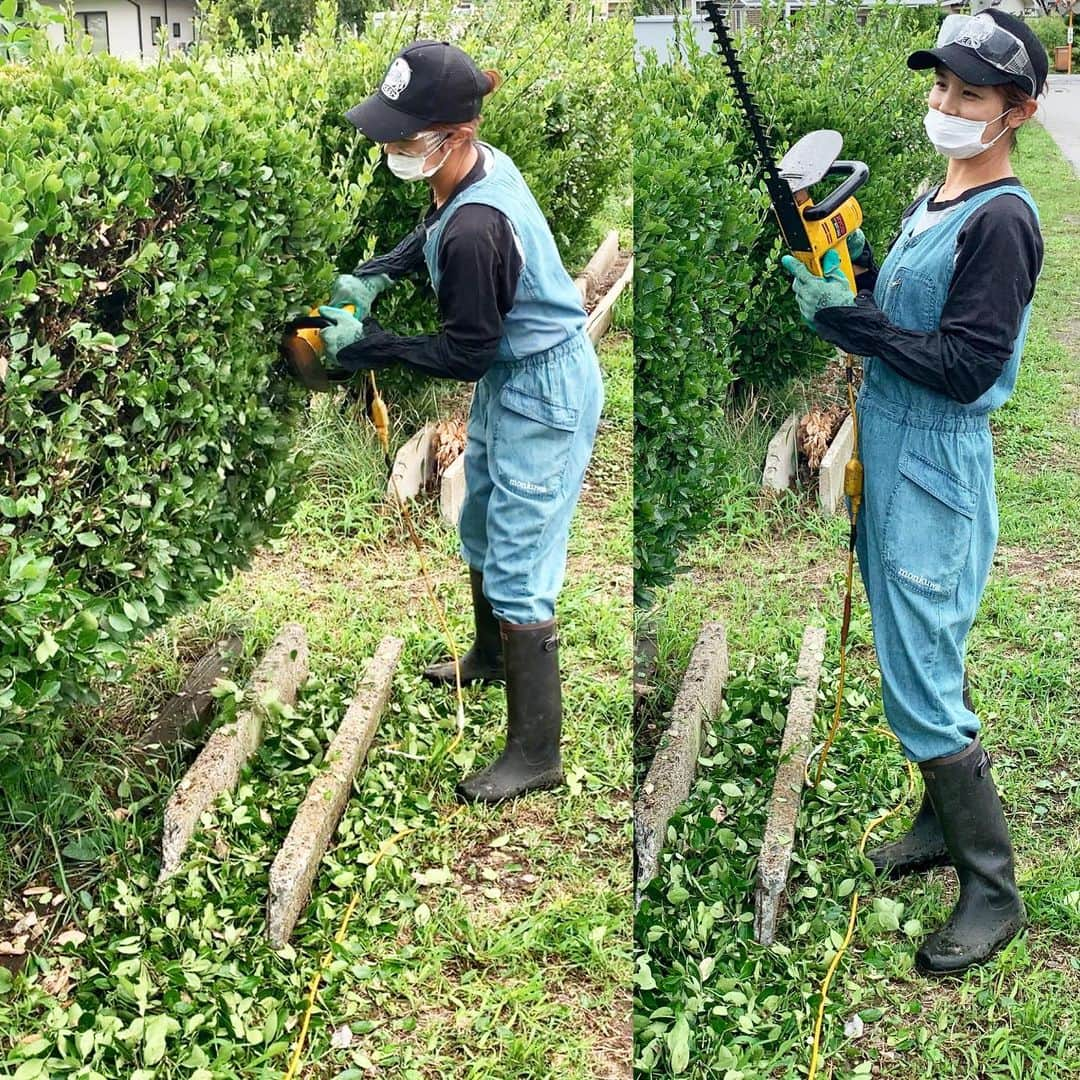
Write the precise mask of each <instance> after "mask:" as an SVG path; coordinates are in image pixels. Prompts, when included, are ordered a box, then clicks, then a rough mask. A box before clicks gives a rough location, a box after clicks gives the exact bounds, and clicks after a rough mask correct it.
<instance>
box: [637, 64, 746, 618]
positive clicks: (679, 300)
mask: <svg viewBox="0 0 1080 1080" xmlns="http://www.w3.org/2000/svg"><path fill="white" fill-rule="evenodd" d="M641 81H642V88H643V90H642V95H641V98H642V104H641V107H640V108H639V110H638V116H637V120H636V123H635V132H636V134H635V141H636V145H635V151H634V191H635V199H634V245H635V248H636V261H635V266H634V353H635V380H634V552H635V563H634V571H635V572H634V580H635V588H637V589H638V591H639V593H643V592H644V589H645V588H647V587H648V586H649V585H652V584H655V583H657V582H660V581H664V580H668V579H670V577H671V576H672V575H673V574H674V572H675V570H676V560H677V558H678V553H679V550H680V549H681V548H682V547H683V545H684V544H685V543H686V542H687V541H688V540H689V539H691V538H692V537H693V536H694V535H695V534H696V533H698V532H700V531H701V529H702V528H704V527H705V526H706V525H707V524H708V522H709V520H710V517H711V515H712V513H713V508H714V506H715V504H716V503H717V501H718V500H720V499H721V498H722V497H723V495H724V492H725V489H726V481H727V470H726V464H727V463H726V459H725V458H724V455H723V453H722V452H721V451H720V450H719V449H718V448H717V444H716V442H715V441H714V439H713V438H712V437H711V436H712V428H713V425H714V424H715V423H716V421H717V420H718V419H719V417H720V410H721V407H722V405H723V401H724V397H725V394H726V392H727V388H728V385H729V383H730V382H731V379H732V377H733V371H734V368H735V366H736V364H737V361H738V356H737V353H736V351H735V346H734V340H733V339H734V333H735V328H736V326H737V324H738V322H739V320H740V319H741V318H742V309H743V307H744V306H745V304H746V301H747V298H748V297H749V296H751V295H752V294H753V293H754V292H755V285H754V282H753V277H752V275H753V267H752V266H751V264H750V263H749V262H748V261H747V260H745V259H733V258H732V253H734V252H737V251H740V250H746V249H747V248H748V247H749V246H751V245H752V244H753V242H754V240H755V239H756V237H757V235H758V233H759V231H760V228H761V219H762V217H763V216H764V214H765V213H766V209H765V206H766V201H765V199H764V197H763V196H762V195H761V193H760V192H759V191H758V190H756V189H755V188H754V186H753V184H752V182H751V176H750V174H749V171H748V169H747V167H746V165H745V164H744V163H742V162H740V161H739V160H737V158H736V154H735V147H734V145H733V144H732V142H731V141H730V140H729V139H727V138H726V137H725V133H724V131H723V130H722V129H721V128H720V127H719V125H718V124H717V122H716V120H717V117H716V115H715V114H713V113H711V112H710V114H705V113H703V112H702V111H701V110H700V109H698V108H695V107H694V102H693V100H692V98H693V96H694V94H695V93H696V92H698V90H699V87H700V84H698V83H696V82H695V81H694V79H693V76H692V75H690V74H689V73H688V72H687V71H685V70H684V69H682V68H678V67H664V66H660V65H657V63H656V61H655V59H652V60H649V61H648V62H647V63H646V65H645V67H644V69H643V70H642V74H641ZM673 106H674V107H673ZM725 108H727V110H728V112H730V111H731V106H730V105H727V106H725ZM639 598H642V597H639Z"/></svg>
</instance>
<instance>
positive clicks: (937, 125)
mask: <svg viewBox="0 0 1080 1080" xmlns="http://www.w3.org/2000/svg"><path fill="white" fill-rule="evenodd" d="M1010 112H1012V109H1006V110H1005V112H1003V113H1001V114H1000V115H998V116H995V117H994V119H993V120H965V119H964V118H963V117H961V116H946V115H945V113H943V112H940V111H939V110H937V109H934V108H930V109H927V110H926V116H925V118H924V119H923V126H924V127H925V128H926V135H927V138H929V140H930V142H931V143H933V146H934V149H935V150H936V151H937V152H938V153H939V154H943V155H944V156H945V157H947V158H972V157H977V156H978V155H979V154H984V153H986V151H987V150H989V149H990V147H991V146H993V145H994V143H996V142H997V141H998V139H1000V138H1001V136H1002V135H1004V134H1005V133H1006V132H1007V131H1009V130H1010V129H1009V127H1008V125H1006V126H1005V128H1004V129H1003V130H1002V131H1001V132H999V133H998V134H997V135H995V136H994V137H993V138H992V139H991V140H990V141H989V142H988V143H984V142H983V141H982V137H983V132H985V131H986V129H987V128H988V127H989V126H990V125H991V124H992V123H994V121H995V120H1000V119H1001V117H1002V116H1005V115H1006V114H1008V113H1010Z"/></svg>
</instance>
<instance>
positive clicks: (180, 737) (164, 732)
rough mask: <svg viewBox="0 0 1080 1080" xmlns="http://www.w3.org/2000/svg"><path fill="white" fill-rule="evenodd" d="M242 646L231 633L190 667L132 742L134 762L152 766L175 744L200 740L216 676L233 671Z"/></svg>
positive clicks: (223, 675)
mask: <svg viewBox="0 0 1080 1080" xmlns="http://www.w3.org/2000/svg"><path fill="white" fill-rule="evenodd" d="M242 648H243V641H242V639H241V637H240V636H239V634H232V635H230V636H229V637H227V638H223V639H222V640H221V641H219V642H218V643H217V644H216V645H215V646H214V647H213V648H212V649H211V650H210V651H209V652H208V653H207V654H206V655H205V656H204V657H203V658H202V659H201V660H200V661H199V662H198V663H197V664H196V665H195V666H194V667H193V668H192V669H191V671H190V672H189V673H188V676H187V678H186V679H185V680H184V682H183V685H182V686H181V687H180V689H179V690H177V692H176V693H175V694H174V695H173V696H172V697H171V698H169V700H168V701H166V702H165V704H164V705H163V706H162V708H161V711H160V712H159V713H158V715H157V718H156V719H155V720H154V722H153V723H152V724H151V725H150V726H149V727H148V728H147V729H146V731H144V732H143V734H142V735H141V736H140V737H139V739H138V741H137V742H136V743H135V746H134V747H133V756H134V758H135V760H136V763H137V764H138V765H140V766H141V767H147V766H152V765H153V763H154V762H155V761H156V760H158V759H160V758H163V757H164V756H165V752H166V751H167V750H169V749H170V748H172V747H173V746H175V745H176V744H177V743H179V742H185V743H191V742H195V741H196V740H198V739H201V737H202V735H203V733H204V732H205V730H206V728H207V726H208V725H209V722H210V717H211V716H212V714H213V710H214V703H215V701H214V698H213V696H212V695H211V693H210V691H211V690H212V689H213V686H214V683H216V682H217V680H218V679H222V678H225V676H227V675H228V674H229V673H230V672H231V671H232V670H233V667H234V666H235V664H236V661H237V659H238V658H239V656H240V653H241V650H242Z"/></svg>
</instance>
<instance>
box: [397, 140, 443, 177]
mask: <svg viewBox="0 0 1080 1080" xmlns="http://www.w3.org/2000/svg"><path fill="white" fill-rule="evenodd" d="M413 138H414V139H423V140H424V151H423V153H421V154H419V155H417V154H387V155H386V167H387V168H388V169H389V170H390V171H391V172H392V173H393V174H394V175H395V176H396V177H397V178H398V179H399V180H426V179H427V178H428V177H431V176H434V175H435V174H436V173H437V172H438V171H439V170H440V169H441V168H442V167H443V166H444V165H445V164H446V159H447V158H448V157H449V156H450V150H447V152H446V153H445V154H444V155H443V159H442V161H440V162H439V164H438V165H436V166H434V168H431V169H425V168H424V162H425V161H427V159H428V158H429V157H430V156H431V155H432V154H433V153H434V152H435V151H436V150H438V149H439V147H440V146H442V144H443V143H444V142H446V140H447V139H448V138H450V134H449V132H437V131H421V132H420V133H419V134H417V135H414V136H413ZM451 149H452V148H451Z"/></svg>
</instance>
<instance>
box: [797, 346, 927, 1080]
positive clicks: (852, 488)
mask: <svg viewBox="0 0 1080 1080" xmlns="http://www.w3.org/2000/svg"><path fill="white" fill-rule="evenodd" d="M844 375H845V378H846V381H847V396H848V411H849V412H850V414H851V429H852V451H851V460H850V461H849V462H848V464H847V467H846V468H845V469H844V494H845V495H846V496H847V497H848V499H849V500H850V501H851V510H850V513H851V529H850V533H849V540H848V556H847V577H846V582H845V587H844V614H843V619H842V620H841V624H840V674H839V678H838V681H837V688H836V708H835V710H834V711H833V720H832V725H831V726H830V728H829V734H828V736H827V737H826V739H825V744H824V746H823V747H822V750H821V757H820V758H819V759H818V766H817V773H816V774H815V776H814V784H813V786H814V787H817V785H818V784H820V783H821V777H822V774H823V772H824V771H825V760H826V758H827V757H828V756H829V749H830V748H831V747H832V744H833V740H834V739H835V738H836V734H837V732H838V731H839V730H840V716H841V710H842V708H843V702H844V678H845V676H846V674H847V644H848V632H849V630H850V628H851V592H852V583H853V579H854V574H855V530H856V526H857V523H858V519H859V508H860V506H861V505H862V492H863V468H862V461H861V459H860V458H859V420H858V415H857V411H856V408H855V360H854V357H852V356H851V354H850V353H849V354H847V355H846V357H845V362H844ZM874 730H875V731H877V732H880V733H881V734H883V735H888V736H889V738H893V739H895V738H896V736H895V735H893V733H892V732H891V731H888V730H886V729H885V728H881V727H875V728H874ZM904 764H905V765H907V770H908V793H907V795H906V796H905V797H904V798H903V799H901V800H900V802H898V803H897V804H896V806H894V807H893V808H892V809H891V810H889V811H888V812H887V813H884V814H882V815H881V816H880V817H877V818H875V819H874V820H873V821H871V822H870V824H869V825H867V826H866V828H865V830H864V831H863V834H862V839H861V840H860V841H859V854H860V855H863V854H864V853H865V851H866V841H867V840H868V839H869V838H870V834H871V833H872V832H873V831H874V830H875V829H876V828H877V827H878V826H879V825H881V824H882V823H884V822H886V821H888V820H889V818H891V817H894V816H895V815H896V814H898V813H900V811H901V810H902V809H903V807H904V803H905V802H906V801H907V799H909V798H910V797H911V796H912V795H913V794H914V792H915V770H914V769H913V768H912V766H911V762H910V761H906V760H905V762H904ZM804 779H805V782H806V783H807V784H808V785H809V783H810V770H809V766H807V769H806V774H805V777H804ZM858 910H859V893H858V891H856V892H854V893H852V896H851V913H850V915H849V916H848V926H847V933H846V934H845V935H844V940H843V941H842V942H841V943H840V948H839V949H837V950H836V955H835V956H834V957H833V958H832V961H831V962H830V964H829V967H828V969H827V971H826V972H825V978H824V979H823V980H822V983H821V990H820V996H821V1000H820V1002H819V1003H818V1011H817V1019H816V1021H815V1022H814V1042H813V1046H812V1048H811V1051H810V1072H809V1074H808V1076H807V1080H815V1077H816V1076H817V1070H818V1061H819V1059H820V1056H821V1029H822V1025H823V1023H824V1021H825V1005H826V1004H827V1002H828V992H829V984H830V983H831V982H832V977H833V975H834V974H835V973H836V969H837V968H838V967H839V966H840V960H841V958H842V957H843V955H844V953H845V952H846V951H847V947H848V946H849V945H850V944H851V939H852V937H853V936H854V934H855V916H856V915H857V914H858Z"/></svg>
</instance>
